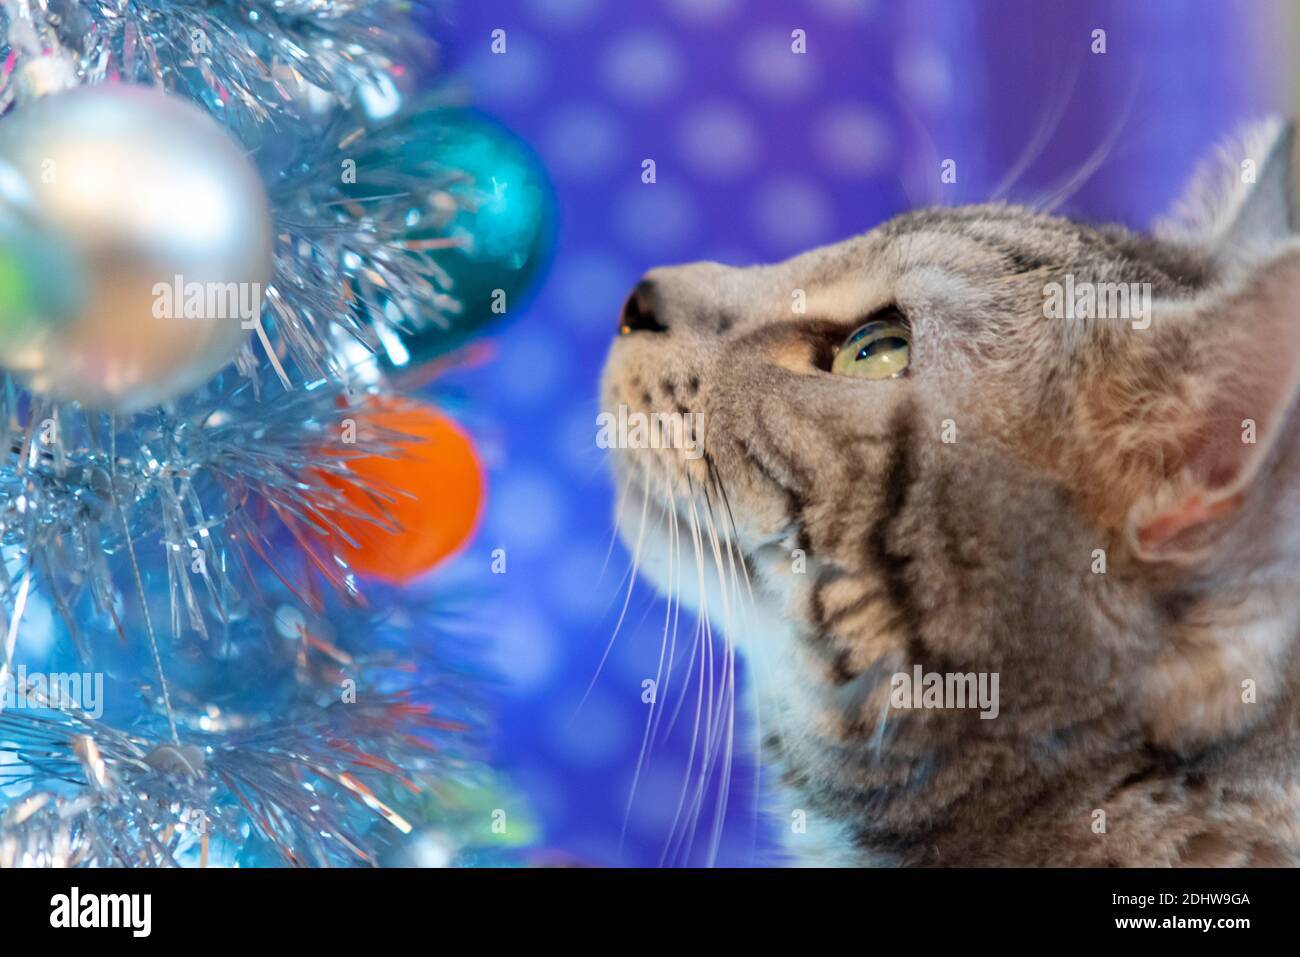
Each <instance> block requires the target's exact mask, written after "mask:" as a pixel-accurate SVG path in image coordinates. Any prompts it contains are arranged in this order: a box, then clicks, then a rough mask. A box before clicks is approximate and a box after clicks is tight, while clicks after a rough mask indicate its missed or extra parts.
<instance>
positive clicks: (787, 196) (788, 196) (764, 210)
mask: <svg viewBox="0 0 1300 957" xmlns="http://www.w3.org/2000/svg"><path fill="white" fill-rule="evenodd" d="M752 210H753V218H754V228H755V229H756V230H757V231H758V234H759V237H760V238H761V239H763V240H764V241H766V242H767V243H768V245H769V246H771V247H772V248H773V249H774V250H776V251H778V252H784V253H790V252H795V251H797V250H800V249H803V248H805V247H807V246H812V245H815V244H816V243H821V242H826V241H827V240H829V239H830V238H831V228H832V223H833V219H834V214H833V211H832V209H831V204H830V202H829V201H828V200H827V198H826V196H825V194H824V193H823V192H822V191H821V190H820V189H818V188H817V187H816V186H814V185H813V184H812V183H810V182H807V181H806V180H802V179H795V178H793V177H781V178H778V179H773V180H771V181H769V182H767V183H764V184H763V185H762V186H760V187H759V189H758V190H757V192H756V193H755V195H754V199H753V205H752Z"/></svg>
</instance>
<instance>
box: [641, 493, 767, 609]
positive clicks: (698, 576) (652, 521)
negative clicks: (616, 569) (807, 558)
mask: <svg viewBox="0 0 1300 957" xmlns="http://www.w3.org/2000/svg"><path fill="white" fill-rule="evenodd" d="M617 516H618V534H619V537H620V538H621V539H622V541H623V543H624V545H625V546H626V547H627V550H628V553H629V554H630V555H632V556H633V560H634V562H635V563H636V573H637V575H638V577H639V578H641V579H642V580H644V581H648V582H650V583H651V584H652V585H654V587H655V588H656V589H657V590H658V591H659V593H660V594H662V595H664V596H665V597H667V598H669V599H672V600H676V601H680V603H681V606H682V608H683V609H686V610H689V611H691V612H694V613H696V614H707V615H708V617H709V618H710V620H711V621H712V622H713V623H714V624H715V625H717V626H718V627H720V628H730V627H734V625H735V624H736V621H735V617H734V616H735V612H736V607H737V606H738V605H739V604H740V603H742V602H743V604H745V605H748V606H752V605H753V604H755V603H756V602H757V603H759V604H765V602H764V598H765V595H764V594H763V593H762V592H763V590H762V588H761V586H760V585H759V583H758V582H757V581H752V580H751V579H750V578H749V576H748V575H747V573H746V569H745V568H744V567H742V558H741V551H740V548H739V546H738V545H737V544H736V543H734V542H732V543H731V548H730V549H729V548H728V539H727V537H726V533H725V531H724V530H723V529H722V528H719V527H718V525H717V524H716V522H715V523H714V524H713V526H712V528H710V520H709V519H708V518H706V517H705V516H703V515H700V514H699V512H698V511H697V513H696V515H695V516H694V522H692V518H691V516H690V515H688V514H681V513H680V512H678V513H676V514H674V512H673V511H672V510H670V509H669V508H668V507H667V505H666V504H665V502H664V501H663V498H662V497H661V496H658V495H653V494H651V495H649V496H646V495H644V490H643V488H642V487H641V486H640V485H639V484H638V483H636V482H629V483H625V491H624V493H623V494H622V495H621V496H620V501H619V503H618V508H617ZM643 516H644V520H643ZM697 536H698V537H697ZM738 596H741V597H740V598H739V600H738Z"/></svg>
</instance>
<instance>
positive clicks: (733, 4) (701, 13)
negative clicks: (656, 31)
mask: <svg viewBox="0 0 1300 957" xmlns="http://www.w3.org/2000/svg"><path fill="white" fill-rule="evenodd" d="M667 6H668V9H669V11H670V12H672V13H673V14H675V15H676V16H677V17H679V18H680V19H682V20H685V21H687V22H689V23H707V24H717V23H718V22H719V21H720V20H726V19H728V18H730V17H731V16H732V15H734V14H735V12H736V11H737V10H739V9H740V0H667Z"/></svg>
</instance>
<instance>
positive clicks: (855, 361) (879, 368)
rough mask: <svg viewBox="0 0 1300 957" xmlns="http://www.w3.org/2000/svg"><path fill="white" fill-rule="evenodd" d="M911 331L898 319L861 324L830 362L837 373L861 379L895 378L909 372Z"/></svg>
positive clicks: (832, 370) (832, 369)
mask: <svg viewBox="0 0 1300 957" xmlns="http://www.w3.org/2000/svg"><path fill="white" fill-rule="evenodd" d="M911 348H912V334H911V333H910V332H908V330H907V328H906V327H905V326H901V325H899V324H898V323H896V322H883V321H880V320H876V321H874V322H868V323H867V324H866V325H864V326H859V327H858V328H857V329H855V330H854V331H853V334H852V335H850V336H849V337H848V338H847V339H845V340H844V345H842V346H840V349H839V351H838V352H837V353H835V358H834V359H833V360H832V361H831V372H833V373H835V374H836V375H850V376H856V377H857V378H859V379H893V378H896V377H897V376H900V375H903V373H905V372H906V371H907V364H908V363H909V362H910V361H911Z"/></svg>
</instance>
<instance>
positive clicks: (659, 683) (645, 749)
mask: <svg viewBox="0 0 1300 957" xmlns="http://www.w3.org/2000/svg"><path fill="white" fill-rule="evenodd" d="M665 464H666V467H665V470H664V500H665V501H666V503H667V507H666V509H665V514H666V517H665V520H664V524H665V526H666V527H667V532H668V548H667V553H668V555H667V557H668V582H669V595H668V603H667V605H666V606H665V608H664V626H663V637H662V639H661V640H660V644H659V661H658V663H657V664H656V666H655V677H654V686H653V689H652V691H651V695H650V702H649V703H650V710H649V712H648V713H647V714H646V719H645V729H644V730H643V731H642V733H641V747H640V750H639V752H638V753H637V758H636V769H635V770H634V771H633V773H632V784H631V787H629V788H628V795H627V804H626V807H625V809H624V812H623V827H622V830H621V831H620V833H619V854H620V856H621V855H622V852H623V843H624V841H625V840H626V839H627V828H628V823H629V822H630V821H631V819H632V807H633V805H634V804H635V803H636V791H637V786H638V785H639V784H640V782H641V774H642V772H643V771H644V770H645V768H646V765H647V763H648V756H649V752H650V749H651V747H652V745H653V742H654V729H655V726H656V725H657V724H658V723H659V713H660V710H661V709H660V705H659V695H660V692H661V689H662V690H664V691H665V692H666V689H667V685H668V682H667V680H666V676H665V672H664V667H665V665H664V661H665V657H666V656H667V655H668V632H669V626H670V623H671V620H672V613H673V594H674V589H673V587H672V586H673V582H674V580H675V578H674V574H675V573H676V574H677V575H678V576H680V568H679V567H677V566H678V565H679V564H680V563H679V552H678V551H677V550H676V547H675V546H676V545H677V542H676V532H677V508H676V506H677V502H676V496H675V495H674V493H673V475H672V466H671V463H665ZM668 667H669V668H670V669H671V667H672V665H671V663H670V664H669V665H668Z"/></svg>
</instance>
